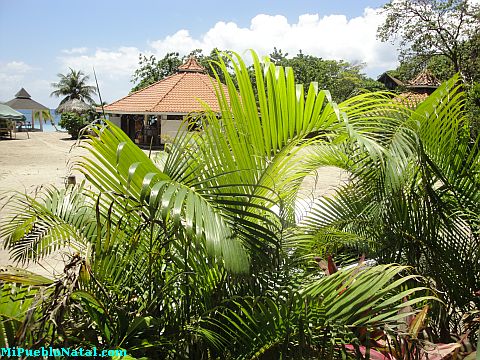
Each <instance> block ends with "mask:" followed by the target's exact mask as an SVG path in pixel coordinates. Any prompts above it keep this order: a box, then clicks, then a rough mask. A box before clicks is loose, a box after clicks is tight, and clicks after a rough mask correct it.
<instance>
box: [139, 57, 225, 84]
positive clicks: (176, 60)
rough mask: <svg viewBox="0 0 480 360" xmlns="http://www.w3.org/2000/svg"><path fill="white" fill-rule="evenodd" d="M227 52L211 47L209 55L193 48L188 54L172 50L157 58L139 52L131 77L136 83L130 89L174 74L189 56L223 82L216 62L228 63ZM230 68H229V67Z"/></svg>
mask: <svg viewBox="0 0 480 360" xmlns="http://www.w3.org/2000/svg"><path fill="white" fill-rule="evenodd" d="M222 54H228V51H227V52H221V51H220V50H218V49H217V48H214V49H212V51H211V52H210V54H209V55H204V54H203V50H201V49H194V50H192V51H191V52H190V53H189V54H188V55H185V56H183V57H180V55H179V53H177V52H172V53H168V54H167V55H165V57H164V58H163V59H160V60H157V59H156V57H155V56H154V55H150V57H147V56H145V55H142V54H140V56H139V62H138V66H139V68H138V69H137V70H135V73H134V75H133V78H132V82H133V83H137V85H135V86H134V87H133V88H132V90H131V91H137V90H140V89H143V88H144V87H146V86H148V85H151V84H153V83H155V82H157V81H159V80H162V79H163V78H165V77H167V76H170V75H173V74H175V72H176V70H177V68H178V67H179V66H180V65H181V64H182V63H183V62H185V61H186V60H187V59H188V58H189V57H190V56H194V57H195V58H196V59H197V61H198V62H199V63H200V65H202V66H203V67H204V68H205V69H206V70H207V72H208V74H209V75H210V76H212V77H215V73H216V74H217V75H218V76H219V78H220V80H221V81H222V82H225V77H224V76H223V73H222V72H221V71H219V68H218V66H217V65H216V63H218V62H219V60H220V59H222V60H223V61H224V62H225V63H228V58H227V57H226V56H225V55H222ZM230 70H231V68H230Z"/></svg>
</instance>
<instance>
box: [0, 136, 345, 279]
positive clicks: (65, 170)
mask: <svg viewBox="0 0 480 360" xmlns="http://www.w3.org/2000/svg"><path fill="white" fill-rule="evenodd" d="M75 144H76V141H74V140H71V139H69V136H68V134H65V133H58V132H52V133H39V132H36V133H30V139H28V138H27V134H26V133H18V134H17V138H16V139H14V140H0V198H1V197H2V196H5V195H6V194H7V195H8V194H11V193H13V192H15V191H19V192H22V193H25V192H27V193H31V192H33V191H34V190H35V189H36V188H37V187H38V186H41V185H48V184H53V185H56V186H64V182H65V178H66V177H67V176H69V175H75V176H76V179H77V181H80V180H81V179H82V176H81V174H79V173H75V172H72V171H71V161H72V159H74V158H75V157H76V156H79V155H86V154H87V151H86V150H84V149H81V148H79V147H75ZM345 180H346V175H345V174H344V173H342V172H341V171H340V170H338V169H336V168H323V169H321V170H320V171H319V172H318V174H317V175H316V176H314V175H312V176H309V177H307V178H306V179H305V181H304V183H303V192H304V194H306V195H307V196H308V197H312V196H316V197H318V196H320V195H324V194H328V193H331V192H332V191H333V189H334V187H335V186H336V185H338V184H339V183H340V182H343V181H345ZM3 201H5V200H3ZM2 205H3V203H1V202H0V207H1V206H2ZM2 216H6V211H5V210H0V218H1V217H2ZM2 241H3V240H2V239H0V245H1V246H0V267H1V266H5V265H12V264H13V263H12V261H11V260H10V259H9V256H8V253H7V252H6V251H5V250H3V243H2ZM64 256H65V254H64V252H62V251H59V252H57V253H55V254H53V255H52V256H51V258H49V259H47V260H45V261H44V262H42V264H30V265H29V266H26V268H27V269H28V270H31V271H34V272H37V273H42V274H45V275H48V274H52V272H53V271H54V269H56V270H57V273H58V271H61V269H62V267H61V263H62V260H63V257H64Z"/></svg>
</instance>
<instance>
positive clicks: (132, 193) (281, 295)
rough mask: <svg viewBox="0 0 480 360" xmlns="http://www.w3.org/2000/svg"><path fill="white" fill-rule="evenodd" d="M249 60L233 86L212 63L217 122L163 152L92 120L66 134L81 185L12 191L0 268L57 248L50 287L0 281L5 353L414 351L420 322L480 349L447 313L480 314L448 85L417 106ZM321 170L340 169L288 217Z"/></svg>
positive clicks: (41, 282) (463, 157)
mask: <svg viewBox="0 0 480 360" xmlns="http://www.w3.org/2000/svg"><path fill="white" fill-rule="evenodd" d="M252 56H253V70H254V72H253V74H252V72H251V71H249V69H248V68H247V66H246V65H245V63H244V62H243V61H242V59H241V58H240V57H238V56H237V55H233V56H232V57H231V58H230V62H229V64H230V65H231V66H232V67H233V70H234V74H235V81H234V80H233V78H232V75H231V74H230V72H229V69H228V68H227V65H226V64H225V63H224V62H222V60H221V59H220V61H219V62H218V63H217V64H216V67H217V68H218V69H219V71H221V72H222V76H223V77H224V78H225V82H226V85H227V87H228V95H229V96H228V97H227V96H225V94H224V93H223V92H222V91H220V90H218V92H217V97H218V99H219V103H220V106H221V113H220V114H216V113H213V112H212V111H211V110H209V109H208V108H206V109H205V116H204V124H203V129H204V130H203V131H202V132H185V133H181V134H179V135H178V136H177V138H176V139H175V141H174V142H173V144H172V145H171V146H170V147H169V149H168V151H167V153H166V154H164V156H161V157H159V158H158V159H159V161H158V162H154V161H153V160H152V159H150V158H149V156H147V155H146V154H145V153H144V152H143V151H142V150H140V149H139V148H138V147H136V146H135V144H134V143H133V142H132V141H131V140H130V139H129V138H128V137H127V136H126V135H125V133H123V132H122V131H121V130H120V129H118V128H117V127H115V126H114V125H112V124H111V123H109V122H108V121H104V122H102V123H97V124H93V125H92V126H91V128H90V130H91V132H92V134H91V135H89V136H88V138H87V139H86V140H84V141H83V142H81V143H80V146H82V147H84V148H85V149H86V150H88V152H89V154H90V155H89V156H84V157H82V158H80V159H78V160H77V162H76V168H77V169H78V170H79V171H81V172H82V173H84V174H85V177H86V179H87V184H89V185H88V186H87V185H85V184H82V185H80V186H76V187H73V186H69V187H67V188H66V189H56V188H53V187H48V188H45V189H44V190H43V191H39V192H37V193H36V194H35V195H32V196H29V195H25V194H17V195H14V196H12V198H11V199H10V200H9V202H8V207H9V213H11V214H13V215H12V216H11V217H10V218H8V219H6V220H5V221H3V222H2V224H1V228H0V229H1V230H0V236H1V237H3V238H4V239H5V246H6V247H7V248H8V249H9V251H10V254H11V255H12V257H13V259H15V260H17V261H19V262H31V261H38V260H41V259H42V258H44V257H46V256H48V255H49V254H50V253H51V252H52V251H55V250H58V249H67V250H69V251H70V253H71V255H70V257H69V259H68V261H66V265H65V270H64V272H63V274H62V275H61V276H58V277H56V278H52V279H47V278H43V277H39V276H36V275H34V274H31V273H28V272H25V271H20V270H15V269H13V268H6V269H3V270H2V272H0V282H1V283H0V284H1V286H2V297H1V299H2V301H1V302H0V317H1V322H0V335H1V336H0V339H1V340H0V341H3V344H9V345H19V344H22V345H23V346H28V347H35V346H41V345H54V346H67V345H68V346H73V347H75V346H76V347H80V346H82V347H86V346H96V347H97V348H122V349H127V350H128V353H129V354H130V355H131V356H132V357H136V358H140V357H144V358H148V359H165V358H167V359H168V358H171V359H173V358H175V359H178V358H190V359H202V358H212V359H215V358H218V359H237V358H238V359H254V358H255V359H256V358H262V359H278V358H312V359H313V358H325V359H327V358H342V357H343V358H346V357H352V356H353V357H357V358H358V357H362V356H363V355H362V354H364V355H366V354H368V353H370V351H371V354H372V358H373V354H376V353H379V354H383V353H385V352H390V353H392V354H393V353H394V349H395V346H394V345H395V344H405V343H406V341H408V342H407V344H408V346H407V347H405V346H404V345H401V346H399V347H397V350H398V349H400V350H398V351H397V352H396V354H398V353H400V352H399V351H405V348H407V350H406V351H407V353H405V356H408V353H411V354H413V355H415V354H420V353H421V352H420V350H421V348H422V345H421V344H422V343H421V342H420V341H415V339H412V336H414V337H415V338H416V337H417V336H420V335H419V333H420V331H419V329H420V328H421V327H427V328H428V329H429V330H432V331H431V334H430V335H429V336H430V338H429V340H431V341H434V342H438V341H440V340H443V341H445V342H449V339H447V336H446V334H447V333H449V332H450V331H455V330H456V331H457V332H462V330H463V328H461V327H466V326H467V325H471V328H470V331H471V332H470V337H471V340H475V336H476V332H477V331H478V325H475V323H474V322H473V323H468V324H467V322H466V321H463V322H462V321H461V317H462V315H463V314H466V313H467V312H471V314H473V315H474V314H475V309H478V306H479V300H478V299H479V298H478V297H476V296H474V291H476V290H478V289H479V288H480V284H479V279H480V276H479V274H480V268H479V263H480V262H479V260H480V259H479V256H480V254H479V248H480V247H479V245H480V244H479V243H478V242H479V238H478V229H479V222H478V219H479V215H478V206H477V204H478V200H479V199H478V197H479V195H480V192H479V190H478V189H479V186H478V185H479V163H480V162H479V159H478V156H479V155H478V154H479V152H478V141H477V142H475V143H471V142H470V138H469V136H468V123H467V119H466V118H465V117H464V113H463V105H464V96H463V93H462V91H461V88H460V87H459V86H458V85H457V83H458V78H453V79H451V80H450V81H448V82H446V83H445V84H444V85H442V87H441V88H440V89H438V90H437V91H436V92H435V93H434V94H433V95H432V96H431V97H430V98H428V99H427V100H426V101H425V102H424V103H422V104H421V105H420V106H419V107H418V109H416V110H415V111H412V110H409V109H408V108H405V107H404V106H403V105H401V104H400V103H399V102H396V101H392V98H391V96H390V94H387V93H364V94H360V95H357V96H354V97H352V98H350V99H349V100H347V101H345V102H342V103H339V104H337V103H335V102H333V101H332V100H331V96H330V94H329V92H328V91H325V90H320V91H319V90H318V85H317V84H314V83H312V84H310V85H309V86H308V87H306V88H304V86H303V85H297V84H296V83H295V80H294V71H293V69H292V68H282V67H276V66H275V65H274V64H273V63H271V62H269V61H268V60H266V61H265V62H262V61H260V60H259V59H258V57H257V56H256V54H254V53H253V54H252ZM252 75H253V76H254V78H255V84H256V85H255V86H253V85H252V82H251V77H252ZM220 88H221V87H220V86H219V87H218V89H220ZM322 166H336V167H339V168H341V169H344V171H345V172H347V173H348V174H349V178H350V179H349V181H348V183H347V184H344V185H342V186H339V187H338V188H337V190H336V192H335V193H334V194H333V195H331V196H328V197H323V198H320V199H317V201H316V203H315V204H314V205H313V206H312V208H311V209H310V211H309V213H308V215H307V216H305V217H303V218H299V213H298V207H297V204H298V202H299V201H300V200H302V199H301V196H302V195H301V194H302V192H301V191H300V189H301V184H302V181H303V179H304V178H305V176H306V175H308V174H311V173H312V172H314V171H315V170H316V169H318V168H320V167H322ZM90 186H91V187H90ZM362 254H363V256H362ZM365 257H367V258H368V259H369V260H368V261H367V260H365ZM359 258H360V260H359ZM333 259H336V261H334V260H333ZM337 265H338V267H340V269H338V267H337ZM20 299H22V300H20ZM438 299H440V300H441V301H442V302H440V301H438ZM429 307H430V308H431V309H432V310H431V311H429V312H427V309H428V308H429ZM420 310H421V311H420ZM415 314H417V315H416V316H415ZM427 314H428V321H427V320H425V319H426V318H427ZM414 316H415V317H414ZM474 316H475V315H474ZM412 319H417V320H415V321H414V320H412ZM418 319H421V320H418ZM412 324H413V325H412ZM423 324H425V325H423ZM472 324H473V325H472ZM379 344H383V345H384V346H383V348H382V349H379V346H380V345H379ZM385 344H388V346H387V345H385ZM389 348H391V349H392V350H391V351H387V350H386V349H389ZM435 348H436V347H435V345H434V349H435ZM438 348H440V347H438ZM416 349H418V350H416ZM451 349H453V350H452V351H457V350H458V346H454V347H453V346H452V347H451ZM430 350H431V349H430ZM366 356H368V355H366ZM389 356H390V355H389ZM392 356H393V355H392ZM432 358H434V357H432ZM437 358H440V357H437Z"/></svg>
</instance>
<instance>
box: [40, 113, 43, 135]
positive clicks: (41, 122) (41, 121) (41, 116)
mask: <svg viewBox="0 0 480 360" xmlns="http://www.w3.org/2000/svg"><path fill="white" fill-rule="evenodd" d="M39 113H40V116H39V119H40V131H43V112H42V110H40V111H39Z"/></svg>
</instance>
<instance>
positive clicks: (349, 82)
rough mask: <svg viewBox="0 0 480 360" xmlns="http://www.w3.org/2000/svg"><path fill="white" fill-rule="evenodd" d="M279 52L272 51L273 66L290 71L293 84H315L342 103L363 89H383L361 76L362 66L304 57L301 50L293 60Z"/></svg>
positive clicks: (375, 82)
mask: <svg viewBox="0 0 480 360" xmlns="http://www.w3.org/2000/svg"><path fill="white" fill-rule="evenodd" d="M287 56H288V54H287V53H285V54H283V53H282V50H281V49H278V50H277V48H274V50H273V53H271V54H270V59H272V62H273V63H275V65H279V66H289V67H292V68H293V71H294V74H295V81H297V82H298V83H301V84H305V86H306V85H307V84H310V83H311V82H317V83H318V86H319V88H320V89H328V90H329V91H330V93H331V95H332V98H333V99H334V100H335V101H337V102H342V101H344V100H346V99H347V98H349V97H351V96H353V95H355V94H356V93H357V92H361V91H362V90H369V91H375V90H382V89H383V87H382V85H381V84H379V83H378V82H377V81H374V80H372V79H369V78H368V77H367V76H365V75H364V74H362V73H361V70H362V68H363V66H364V65H363V64H356V65H352V64H350V63H348V62H346V61H343V60H340V61H337V60H324V59H322V58H318V57H315V56H312V55H305V54H303V53H302V51H300V52H299V53H298V54H297V55H295V56H294V57H292V58H287Z"/></svg>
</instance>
